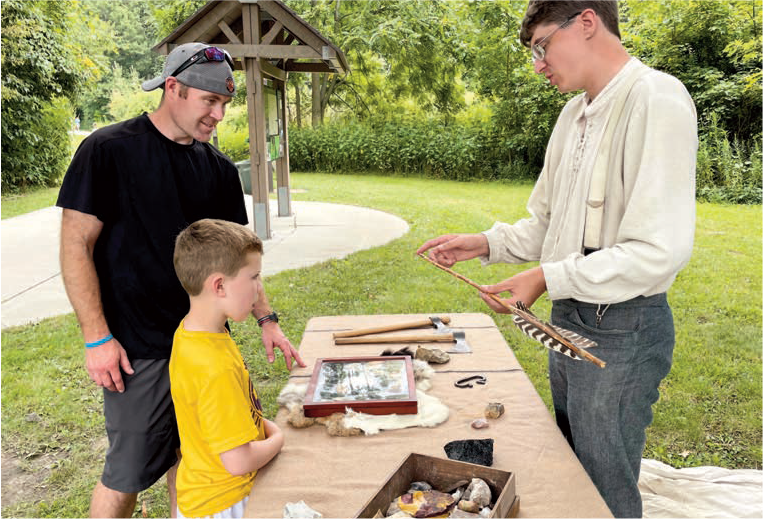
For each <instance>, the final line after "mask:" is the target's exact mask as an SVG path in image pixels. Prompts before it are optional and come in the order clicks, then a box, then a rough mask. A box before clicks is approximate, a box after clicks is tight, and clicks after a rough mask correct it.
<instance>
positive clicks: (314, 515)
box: [283, 501, 323, 519]
mask: <svg viewBox="0 0 763 519" xmlns="http://www.w3.org/2000/svg"><path fill="white" fill-rule="evenodd" d="M322 517H323V515H322V514H320V513H319V512H316V511H315V510H313V509H312V508H310V507H309V506H307V503H305V502H304V501H299V502H297V503H286V505H284V507H283V519H297V518H300V519H321V518H322Z"/></svg>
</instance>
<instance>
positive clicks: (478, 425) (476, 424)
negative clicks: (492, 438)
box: [472, 418, 490, 429]
mask: <svg viewBox="0 0 763 519" xmlns="http://www.w3.org/2000/svg"><path fill="white" fill-rule="evenodd" d="M488 427H490V424H489V423H487V420H485V419H484V418H477V419H476V420H474V421H473V422H472V429H487V428H488Z"/></svg>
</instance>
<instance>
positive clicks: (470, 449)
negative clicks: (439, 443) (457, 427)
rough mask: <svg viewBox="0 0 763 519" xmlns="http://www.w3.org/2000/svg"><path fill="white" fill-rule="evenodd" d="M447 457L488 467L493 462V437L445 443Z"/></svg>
mask: <svg viewBox="0 0 763 519" xmlns="http://www.w3.org/2000/svg"><path fill="white" fill-rule="evenodd" d="M445 454H447V455H448V458H450V459H452V460H457V461H466V462H467V463H476V464H477V465H484V466H486V467H490V466H491V465H492V464H493V439H492V438H488V439H486V440H455V441H452V442H450V443H448V444H447V445H445Z"/></svg>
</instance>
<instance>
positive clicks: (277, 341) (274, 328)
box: [262, 321, 306, 370]
mask: <svg viewBox="0 0 763 519" xmlns="http://www.w3.org/2000/svg"><path fill="white" fill-rule="evenodd" d="M262 343H263V344H264V345H265V352H266V353H267V355H268V362H270V363H273V362H274V361H275V360H276V355H275V351H274V349H275V348H278V349H280V350H281V351H282V352H283V359H284V360H285V361H286V367H287V368H288V369H289V370H291V363H292V360H294V361H296V362H297V365H299V366H300V367H302V368H304V367H305V366H306V364H305V363H304V362H303V361H302V358H301V357H300V356H299V353H297V350H296V348H294V346H292V345H291V342H289V339H287V338H286V335H284V333H283V332H282V331H281V327H280V326H278V323H274V322H273V321H268V322H266V323H264V324H263V325H262Z"/></svg>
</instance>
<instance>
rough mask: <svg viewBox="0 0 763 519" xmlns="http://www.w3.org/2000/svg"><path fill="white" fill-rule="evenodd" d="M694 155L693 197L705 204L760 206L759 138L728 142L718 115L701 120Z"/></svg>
mask: <svg viewBox="0 0 763 519" xmlns="http://www.w3.org/2000/svg"><path fill="white" fill-rule="evenodd" d="M703 119H704V121H701V126H702V128H703V132H702V134H701V135H700V139H699V150H698V152H697V198H699V199H700V200H705V201H708V202H725V203H734V204H760V203H761V201H762V199H763V186H762V185H761V182H762V181H763V179H762V178H761V175H762V168H763V164H762V161H761V141H760V138H758V139H755V140H753V141H752V142H749V143H745V142H743V141H740V140H738V139H734V140H733V141H730V140H729V136H728V133H727V131H726V130H725V129H724V128H722V127H721V125H720V123H719V116H718V115H717V114H715V113H711V114H710V115H709V116H707V117H705V118H703Z"/></svg>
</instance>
